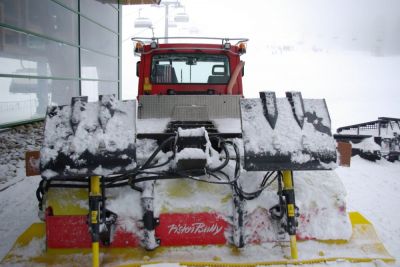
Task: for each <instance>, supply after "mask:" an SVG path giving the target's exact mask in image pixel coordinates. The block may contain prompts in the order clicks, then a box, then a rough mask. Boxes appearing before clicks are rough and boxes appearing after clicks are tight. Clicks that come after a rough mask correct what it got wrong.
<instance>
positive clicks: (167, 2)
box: [156, 0, 189, 43]
mask: <svg viewBox="0 0 400 267" xmlns="http://www.w3.org/2000/svg"><path fill="white" fill-rule="evenodd" d="M156 6H157V7H160V6H162V7H164V8H165V15H164V16H165V18H164V19H165V31H164V36H165V37H168V29H169V27H170V25H169V24H170V21H169V19H168V18H169V7H174V8H182V9H183V12H179V13H177V14H176V15H175V17H174V22H188V21H189V15H188V14H187V13H186V12H185V7H184V6H183V5H182V4H181V3H180V2H179V1H178V0H163V1H161V2H160V4H159V5H156ZM165 43H168V38H166V39H165Z"/></svg>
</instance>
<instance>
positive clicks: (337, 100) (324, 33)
mask: <svg viewBox="0 0 400 267" xmlns="http://www.w3.org/2000/svg"><path fill="white" fill-rule="evenodd" d="M161 3H162V2H161ZM180 3H181V4H182V5H184V7H185V8H184V9H183V8H171V9H170V20H173V18H174V15H175V14H177V13H180V12H186V13H187V14H188V15H189V23H179V24H178V27H176V28H169V36H206V37H210V36H214V37H230V38H233V37H246V38H249V39H250V41H249V42H248V45H247V54H246V55H244V56H243V60H244V61H245V62H246V65H245V76H244V80H243V83H244V96H245V97H258V92H259V91H275V92H276V94H277V96H278V97H283V96H284V94H285V92H286V91H300V92H302V95H303V97H304V98H325V100H326V102H327V105H328V108H329V111H330V115H331V119H332V126H333V127H332V128H333V129H336V128H337V127H340V126H345V125H349V124H354V123H361V122H366V121H372V120H375V119H377V118H378V117H380V116H386V117H398V118H400V107H399V100H400V12H399V10H400V1H397V0H307V1H304V0H301V1H294V0H265V1H255V0H253V1H251V0H248V1H245V2H244V1H233V0H231V1H228V0H218V1H215V0H214V1H213V0H201V1H199V0H181V1H180ZM139 9H140V15H141V17H148V18H150V19H151V20H152V22H153V26H154V34H155V36H164V35H165V33H164V11H165V9H164V7H163V6H162V4H161V6H159V7H152V6H143V5H140V6H127V7H124V8H123V22H122V23H123V27H122V39H123V45H122V46H123V51H122V57H123V70H122V90H123V94H122V95H123V98H125V99H132V98H135V97H136V94H137V79H136V78H135V68H136V67H135V66H136V61H138V60H139V58H138V57H134V56H133V44H132V41H131V40H130V37H132V36H142V37H144V36H146V37H150V36H151V35H152V32H151V30H149V29H142V28H135V27H134V21H135V19H137V18H138V16H139Z"/></svg>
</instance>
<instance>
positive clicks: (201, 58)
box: [151, 54, 230, 84]
mask: <svg viewBox="0 0 400 267" xmlns="http://www.w3.org/2000/svg"><path fill="white" fill-rule="evenodd" d="M229 77H230V73H229V61H228V57H227V56H224V55H206V54H168V55H155V56H153V59H152V66H151V81H152V83H154V84H157V83H172V84H176V83H178V84H179V83H186V84H187V83H196V84H227V83H228V81H229Z"/></svg>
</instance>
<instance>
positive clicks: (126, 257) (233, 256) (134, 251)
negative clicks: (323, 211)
mask: <svg viewBox="0 0 400 267" xmlns="http://www.w3.org/2000/svg"><path fill="white" fill-rule="evenodd" d="M349 216H350V220H351V223H352V227H353V234H352V237H351V238H350V240H348V241H344V240H330V241H321V242H320V241H312V240H308V241H301V242H299V243H298V246H299V250H300V251H302V253H301V257H300V258H299V259H298V260H289V259H286V258H285V256H284V255H283V254H282V246H283V247H284V246H287V244H286V243H282V244H280V243H276V242H273V243H270V244H264V245H263V246H260V245H251V246H249V247H246V248H244V249H236V248H233V247H226V246H207V247H201V246H190V247H172V248H171V247H169V248H168V247H163V248H160V249H159V250H157V251H146V250H144V249H142V248H104V249H102V250H101V253H102V257H101V265H102V266H141V265H143V264H150V263H159V262H179V263H180V264H182V265H185V266H257V265H285V264H292V265H300V264H315V263H325V262H333V261H347V262H351V263H361V262H372V261H375V260H381V261H384V262H387V263H393V262H395V259H394V258H393V257H392V256H391V255H390V254H389V252H388V251H387V250H386V249H385V247H384V245H383V244H382V242H381V241H380V240H379V238H378V235H377V233H376V231H375V229H374V227H373V225H372V224H371V223H370V222H369V221H368V220H367V219H365V218H364V217H363V216H362V215H361V214H360V213H358V212H351V213H349ZM45 231H46V229H45V224H43V223H35V224H33V225H31V226H30V227H29V228H28V229H27V230H26V231H25V232H24V233H23V234H22V235H21V236H20V237H19V238H18V239H17V241H16V242H15V244H14V246H13V247H12V249H11V250H10V251H9V253H8V254H7V255H6V256H5V257H4V259H3V260H2V261H1V264H2V265H3V264H4V265H6V266H7V265H14V264H18V265H21V266H37V265H40V264H42V265H57V266H60V265H61V266H88V265H90V263H91V255H90V253H91V250H90V249H47V251H46V250H45V247H46V246H45V243H46V241H45ZM310 242H311V243H313V244H312V245H311V246H310V244H309V243H310ZM277 244H278V245H277ZM216 254H217V255H218V257H217V256H215V255H216ZM249 256H251V258H252V259H253V261H251V262H249V261H248V259H249Z"/></svg>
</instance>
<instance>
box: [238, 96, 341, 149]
mask: <svg viewBox="0 0 400 267" xmlns="http://www.w3.org/2000/svg"><path fill="white" fill-rule="evenodd" d="M276 102H277V107H278V121H277V123H276V126H275V129H272V128H271V126H270V125H269V123H268V121H267V120H266V118H265V117H264V115H263V108H262V104H261V100H259V99H251V100H247V101H246V103H245V105H249V106H250V108H251V110H249V109H246V107H245V109H246V110H248V111H249V112H246V113H244V114H242V116H243V121H242V123H243V125H244V128H247V127H248V128H249V129H252V130H249V131H246V132H245V134H246V138H245V146H246V147H247V148H248V150H250V151H252V152H254V153H257V154H258V153H265V152H269V153H271V154H289V153H294V152H298V151H302V150H303V149H306V150H309V151H316V152H324V151H327V150H328V151H334V150H335V149H336V148H335V142H334V140H333V139H332V137H331V136H329V135H326V134H323V133H321V132H319V131H317V130H316V129H315V127H314V126H313V124H312V123H305V124H304V126H303V130H301V129H300V127H299V125H298V124H297V123H296V120H295V119H294V116H293V112H292V109H291V106H290V104H289V102H288V101H287V99H285V98H278V99H277V100H276ZM304 106H305V109H306V110H307V108H306V107H308V106H307V101H306V99H305V100H304ZM310 108H311V107H310ZM318 115H319V114H318ZM321 122H322V124H324V125H330V121H329V120H328V118H327V117H325V118H324V117H323V118H322V120H321ZM266 137H267V138H266Z"/></svg>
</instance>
